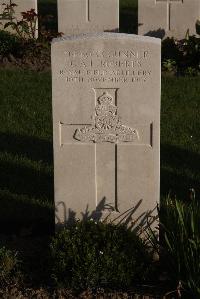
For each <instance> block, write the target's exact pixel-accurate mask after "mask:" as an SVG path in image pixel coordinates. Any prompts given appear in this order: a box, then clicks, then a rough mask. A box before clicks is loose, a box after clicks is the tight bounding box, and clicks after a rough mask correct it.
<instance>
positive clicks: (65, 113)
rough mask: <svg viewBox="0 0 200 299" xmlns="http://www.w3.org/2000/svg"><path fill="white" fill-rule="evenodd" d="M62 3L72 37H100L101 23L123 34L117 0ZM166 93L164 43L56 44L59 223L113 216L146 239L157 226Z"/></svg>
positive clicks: (71, 40) (130, 39) (107, 39)
mask: <svg viewBox="0 0 200 299" xmlns="http://www.w3.org/2000/svg"><path fill="white" fill-rule="evenodd" d="M4 1H5V0H4ZM30 1H31V0H30ZM157 1H158V0H157ZM184 1H186V0H183V2H184ZM189 1H191V2H192V0H189ZM16 2H17V1H16ZM25 2H26V3H27V2H28V1H27V0H26V1H25ZM58 2H59V5H60V7H62V10H61V12H60V13H59V16H58V18H59V19H60V20H62V22H63V26H65V24H68V25H67V27H66V30H67V28H70V26H71V25H73V24H75V23H77V24H81V26H80V27H78V31H85V33H88V28H89V27H90V24H95V27H94V28H95V29H94V30H95V31H96V30H97V27H96V25H98V26H100V24H102V26H106V27H105V28H106V30H108V29H109V30H111V31H112V30H116V29H117V28H118V1H117V0H105V1H104V0H93V1H92V0H87V1H86V0H73V1H68V0H58ZM141 2H142V1H141ZM146 2H148V3H150V2H151V0H146ZM154 2H155V1H154ZM173 2H175V0H174V1H173ZM20 3H22V0H20ZM154 4H155V5H160V4H156V3H154ZM173 4H174V5H175V3H173ZM62 5H63V6H62ZM68 5H69V6H68ZM80 5H81V9H80ZM31 6H32V5H31ZM170 7H171V6H170ZM20 10H21V9H20ZM79 11H80V13H79ZM113 15H115V17H113ZM67 16H68V17H67ZM65 22H66V23H65ZM85 25H87V26H85ZM108 26H110V27H108ZM63 28H65V27H63ZM91 28H92V26H91ZM105 28H103V27H101V28H100V27H98V30H99V31H103V30H104V29H105ZM61 31H64V32H65V30H62V29H61ZM89 31H92V30H89ZM65 33H67V32H65ZM160 89H161V40H160V39H156V38H153V37H144V36H137V35H131V34H129V35H128V34H119V33H89V34H83V35H72V36H70V35H68V36H65V37H62V38H59V39H55V40H54V41H53V43H52V102H53V139H54V142H53V144H54V186H55V207H56V221H57V223H65V222H66V221H68V220H70V219H71V218H74V217H76V218H93V219H96V220H99V219H101V218H107V217H108V216H109V217H111V219H118V220H122V219H124V220H125V221H127V222H128V223H129V225H132V226H133V228H134V229H135V230H141V232H142V231H143V230H144V229H145V228H146V227H147V225H148V223H149V222H150V223H151V224H152V227H154V226H155V224H156V221H155V220H156V211H157V209H156V208H157V203H158V202H159V181H160V165H159V164H160ZM120 217H122V218H120Z"/></svg>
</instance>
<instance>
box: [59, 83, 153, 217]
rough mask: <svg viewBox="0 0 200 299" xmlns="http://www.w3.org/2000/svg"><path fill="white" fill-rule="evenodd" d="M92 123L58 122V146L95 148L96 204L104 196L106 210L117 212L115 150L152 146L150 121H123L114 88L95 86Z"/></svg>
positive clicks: (116, 160)
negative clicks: (128, 124) (73, 145)
mask: <svg viewBox="0 0 200 299" xmlns="http://www.w3.org/2000/svg"><path fill="white" fill-rule="evenodd" d="M94 92H95V113H94V115H93V123H90V124H89V123H88V124H63V123H60V146H65V145H68V144H74V143H75V144H77V145H82V146H84V145H91V146H93V147H94V159H95V161H94V164H95V165H94V167H95V194H96V206H98V204H99V202H100V201H101V200H102V199H103V198H104V199H105V200H106V205H105V208H104V209H105V210H109V211H116V212H118V211H119V202H118V149H119V148H120V147H121V146H128V145H130V146H133V145H134V146H136V145H138V146H141V145H142V146H150V147H152V128H153V127H152V124H143V125H141V124H140V125H136V126H135V128H132V127H129V126H127V125H125V124H124V120H121V118H120V116H119V115H118V112H117V110H118V107H117V92H118V89H117V88H110V89H105V88H104V89H102V88H96V89H94Z"/></svg>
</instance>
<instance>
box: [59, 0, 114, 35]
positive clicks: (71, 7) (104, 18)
mask: <svg viewBox="0 0 200 299" xmlns="http://www.w3.org/2000/svg"><path fill="white" fill-rule="evenodd" d="M118 29H119V0H58V31H59V32H62V33H64V34H66V35H72V34H80V33H91V32H104V31H118Z"/></svg>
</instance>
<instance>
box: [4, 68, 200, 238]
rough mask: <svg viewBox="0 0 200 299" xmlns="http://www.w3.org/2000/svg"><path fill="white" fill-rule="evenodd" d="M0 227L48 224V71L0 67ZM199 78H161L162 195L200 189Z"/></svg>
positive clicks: (51, 217)
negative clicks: (36, 71)
mask: <svg viewBox="0 0 200 299" xmlns="http://www.w3.org/2000/svg"><path fill="white" fill-rule="evenodd" d="M0 86H1V88H0V140H1V141H0V224H2V225H0V232H1V231H2V232H5V231H12V230H13V229H14V230H18V229H21V227H23V226H24V227H26V228H27V227H28V228H29V226H30V229H32V230H35V229H36V230H38V229H39V230H41V229H43V230H46V229H50V227H51V225H53V222H54V212H53V197H54V195H53V150H52V115H51V113H52V111H51V75H50V73H34V72H30V71H13V70H12V71H5V70H1V71H0ZM199 95H200V78H183V77H182V78H170V77H165V78H163V80H162V117H161V195H162V196H165V195H166V194H168V193H169V192H171V193H172V194H176V195H177V197H179V198H182V199H185V198H187V196H188V190H189V188H194V189H195V190H196V193H197V196H198V197H199V192H200V172H199V165H200V122H199V115H200V104H199V100H200V99H199Z"/></svg>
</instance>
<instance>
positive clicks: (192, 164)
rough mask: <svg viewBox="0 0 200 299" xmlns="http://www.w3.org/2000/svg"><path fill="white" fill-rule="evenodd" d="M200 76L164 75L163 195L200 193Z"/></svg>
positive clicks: (184, 195) (162, 131) (162, 123)
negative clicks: (191, 190)
mask: <svg viewBox="0 0 200 299" xmlns="http://www.w3.org/2000/svg"><path fill="white" fill-rule="evenodd" d="M199 95H200V77H196V78H184V77H181V78H164V79H163V80H162V115H161V194H162V195H163V194H164V195H165V194H166V193H168V192H169V191H171V193H172V194H176V195H177V196H178V197H179V198H182V199H185V198H187V193H188V190H189V188H194V189H195V190H196V193H197V196H198V197H199V192H200V172H199V165H200V122H199V114H200V103H199V100H200V98H199Z"/></svg>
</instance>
